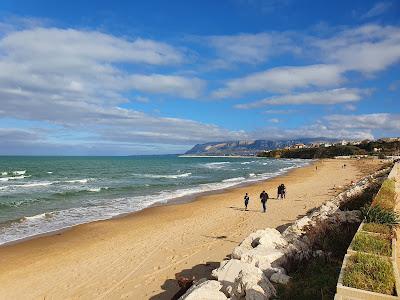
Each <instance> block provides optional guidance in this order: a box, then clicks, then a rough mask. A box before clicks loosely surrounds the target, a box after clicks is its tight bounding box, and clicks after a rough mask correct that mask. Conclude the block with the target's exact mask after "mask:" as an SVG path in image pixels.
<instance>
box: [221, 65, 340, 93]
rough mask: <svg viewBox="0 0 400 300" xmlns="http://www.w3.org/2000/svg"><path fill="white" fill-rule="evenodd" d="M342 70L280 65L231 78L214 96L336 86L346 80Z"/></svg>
mask: <svg viewBox="0 0 400 300" xmlns="http://www.w3.org/2000/svg"><path fill="white" fill-rule="evenodd" d="M341 73H342V71H341V69H340V68H339V67H337V66H335V65H324V64H320V65H309V66H299V67H277V68H272V69H268V70H266V71H263V72H257V73H253V74H250V75H247V76H245V77H242V78H238V79H233V80H230V81H228V82H227V83H226V84H225V87H223V88H221V89H218V90H216V91H215V92H214V93H213V96H214V97H216V98H225V97H238V96H240V95H242V94H245V93H248V92H260V91H272V92H287V91H290V90H293V89H299V88H307V87H326V86H336V85H338V84H340V83H342V82H343V81H344V78H343V77H342V74H341Z"/></svg>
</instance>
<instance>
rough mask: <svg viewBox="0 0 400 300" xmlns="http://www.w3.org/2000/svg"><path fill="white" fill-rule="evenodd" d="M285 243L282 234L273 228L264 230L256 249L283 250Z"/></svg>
mask: <svg viewBox="0 0 400 300" xmlns="http://www.w3.org/2000/svg"><path fill="white" fill-rule="evenodd" d="M286 245H287V241H286V240H285V239H284V238H283V237H282V234H281V233H280V232H279V231H278V230H276V229H275V228H266V229H265V230H264V233H263V235H262V236H261V237H260V238H259V240H258V246H257V247H263V248H270V249H277V248H284V247H285V246H286Z"/></svg>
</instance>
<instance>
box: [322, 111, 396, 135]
mask: <svg viewBox="0 0 400 300" xmlns="http://www.w3.org/2000/svg"><path fill="white" fill-rule="evenodd" d="M325 119H326V120H327V121H328V122H329V124H330V126H331V127H332V128H334V129H338V128H344V129H369V130H375V129H379V130H389V131H395V132H397V134H398V133H399V132H400V115H399V114H389V113H375V114H363V115H330V116H327V117H325Z"/></svg>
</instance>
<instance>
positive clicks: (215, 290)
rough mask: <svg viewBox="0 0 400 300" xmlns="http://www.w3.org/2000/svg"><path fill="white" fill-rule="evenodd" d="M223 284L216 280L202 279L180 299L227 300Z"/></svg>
mask: <svg viewBox="0 0 400 300" xmlns="http://www.w3.org/2000/svg"><path fill="white" fill-rule="evenodd" d="M221 288H222V284H221V283H220V282H218V281H216V280H206V279H205V278H203V279H200V280H199V281H197V282H196V283H195V284H193V285H192V286H191V287H190V289H188V290H187V291H186V293H185V294H184V295H183V296H181V297H180V298H179V300H225V299H228V298H227V297H226V296H225V294H224V293H223V292H221Z"/></svg>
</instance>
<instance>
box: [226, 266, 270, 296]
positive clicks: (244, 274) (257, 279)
mask: <svg viewBox="0 0 400 300" xmlns="http://www.w3.org/2000/svg"><path fill="white" fill-rule="evenodd" d="M232 292H233V294H234V295H233V297H232V298H236V299H246V300H268V299H270V298H271V297H273V296H275V295H276V290H275V288H274V286H273V285H272V283H271V282H270V281H269V280H268V279H267V277H265V275H264V273H263V272H262V271H261V270H260V269H259V268H256V267H253V266H250V265H249V266H246V268H244V269H243V270H242V271H240V273H239V276H238V277H237V278H236V280H235V284H234V286H233V290H232Z"/></svg>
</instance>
